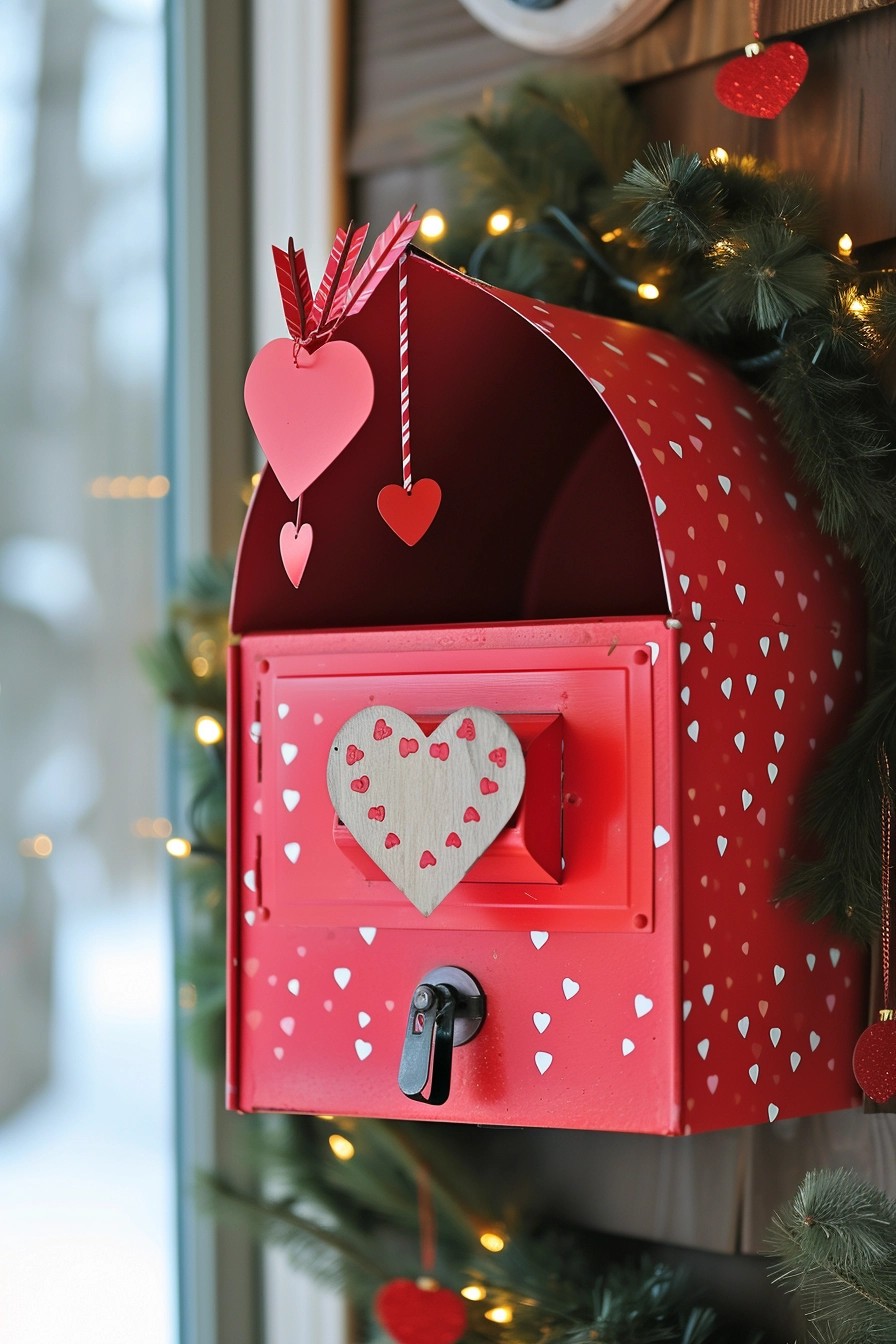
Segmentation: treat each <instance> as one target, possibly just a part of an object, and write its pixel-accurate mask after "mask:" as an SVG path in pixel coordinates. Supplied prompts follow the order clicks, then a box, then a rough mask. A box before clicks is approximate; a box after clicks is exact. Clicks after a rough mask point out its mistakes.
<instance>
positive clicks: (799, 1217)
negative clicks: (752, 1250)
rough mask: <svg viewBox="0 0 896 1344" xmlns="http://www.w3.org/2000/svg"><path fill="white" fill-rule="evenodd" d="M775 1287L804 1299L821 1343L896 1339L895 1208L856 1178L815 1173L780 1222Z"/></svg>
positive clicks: (775, 1236)
mask: <svg viewBox="0 0 896 1344" xmlns="http://www.w3.org/2000/svg"><path fill="white" fill-rule="evenodd" d="M770 1240H771V1243H772V1249H773V1251H774V1252H775V1253H776V1254H777V1255H778V1256H780V1258H781V1262H782V1263H781V1267H780V1268H779V1269H778V1270H777V1271H776V1273H775V1276H774V1277H775V1281H776V1282H778V1283H782V1284H784V1286H785V1287H787V1288H789V1289H790V1290H791V1291H795V1292H797V1293H799V1295H800V1298H801V1301H802V1305H803V1309H804V1311H805V1313H806V1315H807V1317H808V1320H809V1322H810V1324H811V1326H812V1327H813V1329H814V1328H815V1327H818V1329H817V1330H815V1333H814V1334H813V1338H814V1339H816V1340H819V1341H821V1340H827V1341H830V1342H831V1344H860V1342H861V1344H893V1340H894V1339H896V1204H894V1202H893V1201H892V1200H890V1199H888V1198H887V1197H886V1196H885V1195H884V1194H882V1193H881V1191H879V1190H876V1189H875V1188H874V1187H873V1186H870V1185H867V1184H866V1183H865V1182H864V1181H860V1180H859V1179H858V1177H856V1176H855V1174H854V1173H852V1172H849V1171H845V1170H842V1169H841V1170H839V1171H812V1172H809V1173H808V1175H807V1176H806V1177H805V1179H804V1180H803V1182H802V1184H801V1186H800V1188H799V1190H798V1192H797V1194H796V1196H795V1197H794V1199H793V1200H792V1201H791V1202H790V1203H789V1204H786V1205H784V1206H783V1207H782V1208H781V1209H779V1210H778V1212H777V1213H776V1214H775V1217H774V1221H773V1224H772V1228H771V1232H770Z"/></svg>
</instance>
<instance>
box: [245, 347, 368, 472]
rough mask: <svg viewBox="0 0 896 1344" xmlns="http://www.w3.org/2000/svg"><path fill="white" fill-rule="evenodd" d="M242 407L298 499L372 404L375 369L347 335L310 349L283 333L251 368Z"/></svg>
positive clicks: (344, 444) (276, 469)
mask: <svg viewBox="0 0 896 1344" xmlns="http://www.w3.org/2000/svg"><path fill="white" fill-rule="evenodd" d="M244 398H245V402H246V410H247V411H248V413H249V419H250V420H251V421H252V428H253V429H254V430H255V433H256V435H257V437H258V442H259V443H260V444H261V447H262V450H263V452H264V455H265V457H266V458H267V460H268V461H269V462H270V464H271V468H272V470H273V472H274V474H275V475H276V477H277V480H278V481H279V482H280V484H281V485H282V486H283V489H284V490H285V491H286V494H287V495H288V496H289V498H290V499H298V497H299V495H301V494H302V492H303V491H304V490H306V489H307V488H308V486H309V485H310V484H311V482H312V481H315V480H317V478H318V476H320V475H321V473H322V472H324V471H326V469H327V467H328V466H329V465H330V463H331V462H334V461H335V460H336V458H337V457H338V456H339V454H340V453H341V452H342V451H343V449H344V448H346V447H347V445H348V444H349V443H350V442H351V440H352V439H353V438H354V437H355V435H356V434H357V432H358V430H359V429H360V428H361V426H362V425H363V424H364V422H365V420H366V419H367V417H368V416H369V414H370V411H371V408H372V406H373V374H372V372H371V370H370V365H369V364H368V363H367V360H366V359H365V357H364V355H363V354H362V353H361V351H360V350H359V349H358V348H357V346H355V345H351V344H350V343H349V342H348V341H328V342H327V344H326V345H323V346H321V347H320V348H319V349H318V350H315V351H314V353H313V354H311V355H309V354H308V353H307V352H306V351H305V350H300V351H299V353H298V357H297V358H293V343H292V341H290V340H287V339H286V338H285V337H281V338H280V339H278V340H276V341H269V342H268V344H267V345H265V346H263V347H262V348H261V350H259V352H258V354H257V355H256V356H255V358H254V359H253V361H252V363H251V365H250V366H249V372H248V373H247V374H246V386H245V389H244Z"/></svg>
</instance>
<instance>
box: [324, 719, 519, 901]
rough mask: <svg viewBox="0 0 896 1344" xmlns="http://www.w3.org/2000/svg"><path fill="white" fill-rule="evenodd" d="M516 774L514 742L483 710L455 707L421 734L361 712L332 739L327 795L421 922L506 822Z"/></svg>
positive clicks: (409, 723) (411, 725) (515, 798)
mask: <svg viewBox="0 0 896 1344" xmlns="http://www.w3.org/2000/svg"><path fill="white" fill-rule="evenodd" d="M525 773H526V767H525V761H524V759H523V750H522V747H521V746H520V743H519V739H518V738H517V736H516V734H515V733H514V732H513V730H512V729H511V728H509V727H508V726H507V724H506V723H505V722H504V720H503V719H502V718H500V717H499V715H497V714H493V713H492V712H491V710H488V709H479V708H476V707H473V706H470V707H468V708H466V709H458V710H455V712H454V713H453V714H449V715H448V717H447V718H446V719H443V720H442V722H441V723H440V724H439V726H438V727H437V728H436V729H435V730H434V731H433V732H432V733H431V734H430V735H429V736H427V734H426V733H424V731H423V730H422V728H420V726H419V725H418V724H417V723H415V722H414V720H413V719H412V718H410V717H409V716H408V715H407V714H405V713H403V712H402V711H401V710H400V709H393V708H391V707H390V706H388V705H371V706H369V707H368V708H367V709H362V710H361V712H360V713H359V714H355V715H354V716H353V717H352V718H350V719H349V720H348V722H347V723H344V724H343V725H342V727H341V728H340V729H339V732H338V733H337V734H336V736H335V738H334V739H333V746H332V748H331V751H330V759H329V763H328V766H327V788H328V789H329V793H330V798H331V800H332V803H333V806H334V807H335V809H336V812H337V814H338V816H339V817H340V818H341V820H342V822H343V824H344V825H345V826H346V827H347V828H348V830H349V831H350V832H351V833H352V835H353V836H354V837H355V839H356V840H357V842H358V844H359V845H360V846H361V848H362V849H363V850H364V851H365V852H366V853H367V854H369V855H370V857H371V858H372V859H373V861H374V863H376V864H377V865H378V867H379V868H381V869H382V871H383V872H384V873H385V875H386V877H388V878H389V880H390V881H391V882H394V883H395V885H396V887H398V889H399V891H401V892H403V893H404V895H405V896H407V898H408V900H409V901H411V902H412V904H413V905H415V906H416V907H417V909H418V910H419V911H420V913H421V914H424V915H431V914H432V912H433V910H435V908H436V906H437V905H438V904H439V902H440V901H442V900H444V898H445V897H446V896H447V895H448V893H449V891H452V890H453V889H454V888H455V887H456V886H457V884H458V883H459V882H461V881H462V880H463V878H464V875H465V874H466V873H467V871H468V870H469V869H470V868H471V867H472V866H473V864H474V863H475V862H476V860H477V859H478V858H480V857H481V855H482V854H484V853H485V851H486V850H487V849H488V847H489V845H490V844H491V843H492V841H493V840H494V839H495V837H496V836H497V835H498V833H499V831H500V830H501V829H502V827H504V826H505V825H506V823H507V822H508V821H509V820H510V817H511V816H512V815H513V813H514V811H515V810H516V807H517V804H518V803H519V801H520V798H521V797H522V793H523V783H524V781H525Z"/></svg>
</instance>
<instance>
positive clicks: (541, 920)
mask: <svg viewBox="0 0 896 1344" xmlns="http://www.w3.org/2000/svg"><path fill="white" fill-rule="evenodd" d="M675 639H676V634H675V632H674V631H671V630H669V629H667V628H666V623H665V620H664V619H663V618H657V619H652V620H621V621H620V620H613V621H588V622H562V621H561V622H549V623H543V624H542V623H532V624H528V625H524V626H502V625H496V626H491V627H478V628H475V629H471V628H465V627H442V628H436V629H431V630H419V629H418V630H400V631H388V630H386V631H384V630H377V631H356V632H349V633H339V632H329V633H310V634H296V635H284V636H263V635H259V636H252V637H248V638H245V639H244V640H243V641H242V644H241V646H240V647H239V649H236V650H234V655H233V662H234V669H233V672H234V676H233V679H232V693H233V694H232V701H231V734H230V737H231V743H232V746H233V750H232V763H231V783H232V787H231V806H232V816H231V833H232V836H233V837H234V839H235V840H236V847H235V852H234V853H233V854H232V863H231V876H230V885H231V914H232V918H231V946H232V966H231V981H232V983H231V991H232V993H231V1004H232V1011H231V1020H230V1032H229V1036H230V1054H231V1060H230V1079H229V1083H230V1088H231V1096H230V1100H231V1104H233V1105H235V1106H236V1107H238V1108H240V1109H245V1110H255V1109H269V1110H294V1111H326V1112H335V1113H340V1114H366V1115H380V1116H393V1117H405V1118H418V1119H420V1118H439V1119H445V1120H452V1121H470V1122H476V1123H488V1124H521V1125H522V1124H525V1125H533V1124H534V1125H539V1124H541V1125H551V1126H569V1127H576V1126H582V1127H590V1128H613V1129H620V1128H623V1129H631V1130H644V1131H647V1132H661V1133H662V1132H676V1131H677V1129H678V1128H679V1124H680V1117H679V1112H678V1097H679V1080H678V1072H679V1064H678V1060H679V1032H680V1018H681V1010H680V1003H679V964H680V957H679V952H678V927H679V920H678V914H677V901H678V883H677V866H678V856H677V841H676V839H675V837H676V835H677V819H676V814H675V813H676V803H675V796H676V795H675V786H674V781H675V777H676V751H677V747H676V743H677V735H676V731H675V724H676V709H675V699H676V696H677V691H676V685H677V673H676V668H677V663H678V658H677V651H676V646H675ZM370 704H384V705H391V706H393V707H395V708H397V709H400V710H402V711H404V712H405V713H406V714H408V715H409V716H410V717H411V718H412V719H414V720H415V721H416V722H417V723H419V724H420V725H421V728H422V730H423V731H424V732H426V731H427V730H428V729H431V728H433V727H435V726H437V725H438V723H439V722H440V721H441V719H442V718H444V717H445V716H446V715H447V714H449V713H452V712H453V711H455V710H456V709H458V708H461V707H463V706H464V705H478V706H480V707H483V708H486V709H490V710H492V711H494V712H496V713H498V714H500V715H501V716H502V717H504V718H505V719H507V721H508V722H509V723H511V725H512V726H514V727H515V731H517V733H518V736H519V737H520V740H521V742H522V744H523V748H524V752H525V754H526V758H527V783H526V787H525V789H524V793H523V800H522V803H521V805H520V807H519V809H518V810H517V813H516V814H515V815H514V817H512V818H511V819H510V822H509V823H508V826H507V827H506V828H505V831H504V832H503V833H502V834H501V835H500V836H499V837H498V839H497V840H496V841H495V842H494V844H493V845H492V846H491V849H490V850H489V851H487V852H486V854H485V855H483V857H482V859H480V860H479V862H478V863H477V865H476V866H475V867H474V868H473V869H471V870H470V872H469V873H468V874H467V877H466V879H465V880H464V881H463V882H462V883H461V885H460V886H459V887H457V888H456V889H455V890H454V891H452V892H451V893H450V894H449V895H448V896H447V897H446V898H445V899H444V900H443V901H442V903H441V905H439V906H438V908H437V909H436V910H435V911H434V912H433V914H432V915H430V916H429V917H428V918H426V917H424V916H422V915H421V914H420V913H419V912H418V911H417V909H416V908H415V907H414V906H413V905H411V903H410V902H409V901H408V900H407V899H406V898H405V897H404V896H402V894H401V893H400V892H398V891H397V889H396V888H395V887H394V886H393V885H392V884H391V883H390V882H388V881H387V880H386V879H385V878H384V877H383V876H382V874H380V873H379V872H378V871H376V869H375V866H374V865H371V862H370V860H369V859H368V858H367V856H366V855H364V854H363V852H361V853H359V852H358V850H357V847H356V845H355V843H354V841H353V839H352V837H351V836H350V835H347V834H346V833H345V828H344V827H342V826H341V824H340V819H339V818H337V817H336V816H335V815H334V812H333V807H332V804H331V803H330V801H329V798H328V795H327V790H326V768H327V759H328V754H329V750H330V745H331V743H332V740H333V737H334V736H335V734H336V733H337V732H338V730H339V729H340V727H341V726H342V724H343V723H344V722H345V721H346V720H347V719H348V718H350V717H351V716H352V715H353V714H355V713H357V712H358V711H359V710H360V709H362V708H364V707H365V706H367V705H370ZM440 966H458V967H461V968H463V969H464V970H465V971H467V972H468V973H469V974H470V975H471V976H473V977H474V978H475V980H476V981H477V982H478V983H479V984H480V985H481V987H482V990H483V993H484V995H485V999H486V1003H487V1011H486V1017H485V1022H484V1024H483V1027H482V1029H481V1031H480V1032H479V1033H478V1034H477V1035H476V1037H475V1039H473V1040H471V1041H470V1042H469V1043H468V1044H466V1045H464V1046H463V1047H458V1048H457V1049H455V1051H454V1054H453V1073H452V1081H451V1088H450V1094H449V1097H448V1099H447V1101H446V1102H445V1103H444V1105H441V1106H439V1107H438V1108H436V1107H430V1106H425V1105H421V1104H420V1103H418V1102H414V1101H410V1100H409V1099H408V1098H407V1097H405V1096H404V1095H403V1094H402V1093H401V1091H400V1090H399V1087H398V1081H397V1080H398V1070H399V1063H400V1060H401V1057H402V1051H403V1048H404V1043H405V1034H406V1026H407V1022H408V1008H409V1005H410V1002H411V997H412V994H413V992H414V989H415V987H416V986H417V984H418V983H419V982H420V981H421V979H423V978H424V977H425V976H426V975H427V974H428V973H429V972H430V971H431V970H432V969H433V968H435V967H440Z"/></svg>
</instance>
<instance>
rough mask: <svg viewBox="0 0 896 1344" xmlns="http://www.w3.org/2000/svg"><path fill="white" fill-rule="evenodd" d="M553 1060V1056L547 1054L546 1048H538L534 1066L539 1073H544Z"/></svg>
mask: <svg viewBox="0 0 896 1344" xmlns="http://www.w3.org/2000/svg"><path fill="white" fill-rule="evenodd" d="M553 1062H554V1056H553V1055H550V1054H548V1052H547V1050H539V1051H537V1052H536V1055H535V1067H536V1069H537V1070H538V1072H539V1073H546V1072H547V1070H548V1069H549V1068H550V1067H551V1065H552V1064H553Z"/></svg>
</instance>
